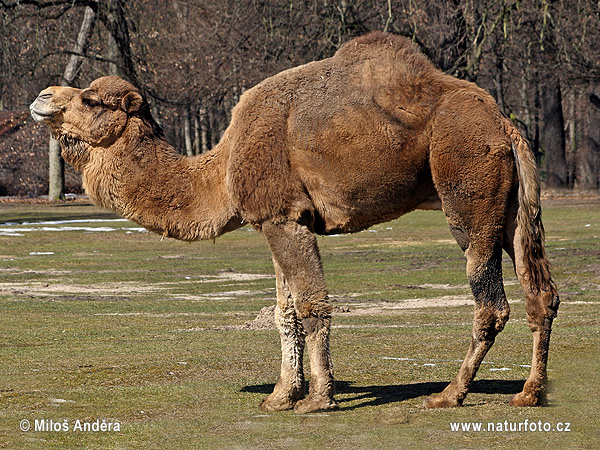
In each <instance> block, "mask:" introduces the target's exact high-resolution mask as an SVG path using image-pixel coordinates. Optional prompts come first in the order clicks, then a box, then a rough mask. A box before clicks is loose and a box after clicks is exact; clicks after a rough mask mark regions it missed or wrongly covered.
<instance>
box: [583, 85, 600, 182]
mask: <svg viewBox="0 0 600 450" xmlns="http://www.w3.org/2000/svg"><path fill="white" fill-rule="evenodd" d="M588 98H589V105H588V117H587V122H588V142H587V144H588V145H587V146H588V148H587V155H586V158H585V162H584V180H583V181H584V185H585V186H586V187H587V188H591V189H600V126H598V124H599V123H600V85H593V86H592V89H591V90H590V94H589V97H588Z"/></svg>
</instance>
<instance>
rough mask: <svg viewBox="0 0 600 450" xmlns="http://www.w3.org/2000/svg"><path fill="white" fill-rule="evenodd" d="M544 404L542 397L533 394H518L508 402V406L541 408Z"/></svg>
mask: <svg viewBox="0 0 600 450" xmlns="http://www.w3.org/2000/svg"><path fill="white" fill-rule="evenodd" d="M543 404H544V396H543V395H539V394H538V395H535V394H534V393H531V392H529V393H525V391H523V392H519V393H518V394H517V395H515V396H514V397H513V398H512V399H511V400H510V406H542V405H543Z"/></svg>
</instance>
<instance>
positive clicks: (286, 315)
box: [260, 259, 305, 411]
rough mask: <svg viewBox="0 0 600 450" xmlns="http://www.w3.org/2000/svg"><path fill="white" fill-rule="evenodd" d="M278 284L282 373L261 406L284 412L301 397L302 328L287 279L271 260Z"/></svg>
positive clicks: (276, 313) (276, 314)
mask: <svg viewBox="0 0 600 450" xmlns="http://www.w3.org/2000/svg"><path fill="white" fill-rule="evenodd" d="M273 266H274V267H275V277H276V278H275V279H276V286H277V306H276V307H275V325H276V326H277V330H278V331H279V336H280V338H281V376H280V377H279V381H277V384H276V385H275V389H274V390H273V393H272V394H270V395H269V396H268V397H266V398H265V399H264V400H263V401H262V403H261V404H260V407H261V409H262V410H263V411H283V410H286V409H292V408H293V407H294V405H295V404H296V402H297V401H298V400H300V399H301V398H303V397H304V390H305V388H304V370H303V367H302V357H303V353H304V329H303V328H302V325H301V323H300V321H299V320H298V317H297V316H296V310H295V308H294V300H293V298H292V294H291V293H290V290H289V287H288V284H287V281H286V280H285V277H284V275H283V272H282V271H281V268H280V267H279V264H277V261H275V260H274V259H273Z"/></svg>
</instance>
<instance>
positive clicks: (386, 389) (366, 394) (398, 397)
mask: <svg viewBox="0 0 600 450" xmlns="http://www.w3.org/2000/svg"><path fill="white" fill-rule="evenodd" d="M524 382H525V380H477V381H474V382H473V384H472V385H471V389H469V392H470V393H478V394H507V395H508V394H517V393H519V392H521V389H522V388H523V383H524ZM447 385H448V383H446V382H426V383H413V384H392V385H387V386H357V385H354V382H352V381H336V382H335V390H336V393H337V394H342V395H343V396H344V397H343V398H339V397H338V398H337V401H338V403H339V404H340V409H341V410H346V411H349V410H353V409H357V408H363V407H365V406H377V405H385V404H388V403H396V402H402V401H406V400H410V399H414V398H418V397H424V396H427V395H431V394H436V393H438V392H442V391H443V390H444V388H445V387H446V386H447ZM274 388H275V385H274V384H258V385H253V386H245V387H243V388H242V389H240V392H252V393H261V394H265V395H267V394H270V393H271V392H273V389H274ZM357 400H360V403H357V404H353V405H347V406H344V404H345V403H350V402H356V401H357Z"/></svg>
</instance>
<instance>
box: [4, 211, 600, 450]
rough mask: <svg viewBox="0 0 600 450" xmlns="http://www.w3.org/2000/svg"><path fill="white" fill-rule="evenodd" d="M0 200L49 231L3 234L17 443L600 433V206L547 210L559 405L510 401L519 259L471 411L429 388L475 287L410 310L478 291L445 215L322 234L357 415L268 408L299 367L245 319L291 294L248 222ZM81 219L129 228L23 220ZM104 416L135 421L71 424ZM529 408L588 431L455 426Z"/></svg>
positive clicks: (383, 441)
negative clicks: (46, 427)
mask: <svg viewBox="0 0 600 450" xmlns="http://www.w3.org/2000/svg"><path fill="white" fill-rule="evenodd" d="M0 208H1V209H0V223H6V222H15V223H18V224H21V225H10V226H8V225H0V233H2V229H9V228H11V227H12V228H18V227H20V228H36V229H37V230H36V231H26V232H23V233H21V234H23V236H2V235H0V362H1V366H0V367H1V368H0V448H7V449H54V448H57V449H58V448H68V449H76V448H85V449H88V448H91V449H132V448H149V449H150V448H161V447H166V446H168V447H169V448H174V449H187V448H265V449H266V448H268V449H271V448H328V449H329V448H341V449H355V448H356V449H364V448H406V449H415V448H423V449H429V448H431V449H439V448H445V449H467V448H468V449H482V448H485V449H487V448H490V449H491V448H502V449H507V450H510V449H524V448H527V449H530V448H531V449H546V448H548V447H549V446H552V447H553V448H557V449H563V448H564V449H579V448H581V449H584V448H585V449H587V448H597V447H600V435H599V432H598V430H599V425H600V420H599V419H600V414H599V413H598V410H597V407H596V405H595V401H597V399H598V397H599V395H600V389H599V385H600V383H599V380H600V377H599V375H598V368H597V365H598V364H597V362H598V355H599V350H600V347H599V345H598V342H599V337H600V336H599V331H598V330H599V328H600V327H599V325H600V319H599V312H600V311H599V310H600V302H599V299H598V291H599V290H600V275H599V272H600V258H599V257H600V239H599V238H600V208H599V205H598V203H593V204H586V205H579V206H577V205H572V206H568V205H567V206H565V205H557V206H552V205H550V206H549V207H546V208H545V209H544V219H545V225H546V230H547V249H548V254H549V257H550V259H551V261H552V263H553V266H554V273H555V277H556V279H557V282H558V286H559V289H560V291H561V298H562V300H563V303H562V305H561V308H560V311H559V315H558V318H557V319H556V321H555V327H554V331H553V338H552V343H551V349H550V364H549V368H550V371H549V376H550V379H551V383H552V385H551V392H550V394H549V401H550V405H549V406H548V407H545V408H533V409H515V408H511V407H510V406H508V400H509V399H510V397H511V396H512V395H513V394H514V393H516V392H518V391H519V390H520V388H521V386H522V383H523V381H524V380H525V378H526V377H527V374H528V368H526V367H522V366H523V365H527V364H529V363H530V359H531V333H530V332H529V330H528V327H527V325H526V322H525V311H524V309H525V308H524V304H523V302H522V299H521V293H520V287H519V286H518V285H517V284H515V281H516V279H515V276H514V274H513V273H512V269H511V267H510V264H509V263H508V261H506V263H507V264H505V280H506V281H507V282H508V283H507V287H506V291H507V296H508V298H509V301H510V302H511V310H512V314H511V320H510V321H509V322H508V324H507V326H506V328H505V330H504V332H503V333H501V334H500V335H499V336H498V338H497V340H496V344H495V346H494V347H493V348H492V350H491V351H490V353H489V354H488V356H487V357H486V360H485V364H483V365H482V367H481V369H480V371H479V374H478V377H477V379H476V382H475V383H474V386H473V389H472V391H471V393H470V394H469V396H468V397H467V400H466V401H465V406H464V407H462V408H455V409H449V410H433V411H431V410H425V409H423V407H422V406H421V405H422V401H423V398H424V397H425V396H426V395H429V394H431V393H434V392H439V391H440V390H442V389H443V387H444V386H445V384H446V383H448V382H449V381H450V380H451V379H452V378H453V377H454V376H455V375H456V372H457V370H458V367H459V366H460V362H459V361H460V360H462V358H463V357H464V353H465V352H466V349H467V347H468V343H469V339H470V331H471V318H472V313H473V307H472V306H471V305H462V304H461V302H460V301H459V302H458V303H457V305H458V306H452V307H436V306H430V307H417V308H405V307H402V306H403V305H406V302H409V301H411V300H412V301H413V303H412V304H413V305H414V304H415V303H416V302H415V301H414V300H415V299H419V300H418V301H426V300H427V301H431V300H432V299H438V300H439V301H444V300H447V299H449V298H450V299H455V300H456V299H459V300H460V299H461V298H465V296H467V295H469V292H470V290H469V288H468V286H467V281H466V277H465V267H464V266H465V261H464V257H463V255H462V253H461V252H460V250H459V248H458V246H457V245H456V244H454V243H453V241H452V237H451V235H450V233H449V231H448V230H447V226H446V224H445V220H444V217H443V215H442V214H441V213H438V212H415V213H411V214H409V215H407V216H405V217H402V218H400V219H399V220H396V221H393V222H390V223H387V224H382V225H378V226H375V227H373V228H372V231H376V233H374V232H372V231H366V232H362V233H357V234H354V235H344V236H332V237H325V238H319V244H320V247H321V253H322V257H323V264H324V268H325V274H326V278H327V282H328V285H329V289H330V293H331V297H332V301H333V303H334V304H335V305H338V306H345V307H348V308H350V312H348V313H344V312H339V313H335V315H334V319H333V322H334V328H333V329H332V344H331V346H332V355H333V359H334V365H335V370H336V378H337V380H338V381H337V391H338V394H337V398H338V400H339V402H340V405H341V410H340V411H337V412H333V413H329V414H315V415H295V414H294V413H292V412H282V413H274V414H264V413H262V412H260V411H259V410H258V408H257V405H258V403H259V402H260V400H261V399H262V398H263V397H264V396H265V395H266V394H267V393H268V392H269V391H270V390H271V389H272V387H273V384H274V383H275V382H276V380H277V374H278V368H279V364H280V360H279V358H280V353H279V352H280V350H279V338H278V336H277V332H276V331H275V330H252V329H243V328H242V327H241V325H244V323H246V322H247V321H249V320H252V319H253V318H254V317H255V316H256V314H257V313H258V311H260V309H261V308H262V307H264V306H267V305H271V304H273V302H274V296H275V289H274V284H275V282H274V279H273V278H272V275H273V269H272V265H271V257H270V254H269V251H268V249H267V246H266V243H265V242H264V239H263V238H262V236H261V235H260V234H258V233H256V232H254V231H252V230H250V229H247V228H244V229H241V230H238V231H235V232H233V233H230V234H228V235H225V236H223V237H221V238H219V239H218V240H217V241H216V243H212V242H199V243H193V244H187V243H182V242H178V241H174V240H164V241H161V239H160V237H159V236H156V235H152V234H147V233H140V232H138V231H135V230H134V231H132V230H128V228H134V227H136V226H135V225H132V224H130V223H127V222H113V221H111V220H112V219H114V218H115V217H114V216H113V215H111V214H110V213H106V212H104V211H101V210H99V209H96V208H94V207H91V206H85V205H72V204H71V205H64V206H44V205H33V206H32V205H21V206H5V205H2V206H1V207H0ZM82 218H92V219H95V220H100V221H104V222H94V223H91V224H77V223H71V224H69V226H90V227H93V226H104V227H111V228H114V229H115V230H114V231H110V232H84V231H60V232H58V231H51V230H46V231H43V230H41V227H42V225H35V224H34V225H31V224H29V225H24V224H23V223H25V222H28V223H31V222H39V221H48V220H74V219H82ZM56 226H60V225H56ZM56 226H50V225H48V227H50V228H52V227H56ZM44 252H52V254H41V253H44ZM242 274H253V275H254V276H252V277H244V276H243V275H242ZM248 278H249V279H248ZM370 305H374V306H376V307H377V308H379V309H378V310H373V308H371V311H369V307H370ZM433 305H435V303H433ZM490 369H492V370H490ZM493 369H510V370H493ZM22 419H27V420H29V421H30V422H31V423H34V421H35V420H36V419H48V420H53V421H55V422H60V423H62V422H63V421H64V420H67V422H68V424H69V426H70V428H71V430H70V431H68V432H42V431H29V432H22V431H20V430H19V423H20V421H21V420H22ZM97 419H100V420H102V419H104V420H106V421H108V422H115V421H116V422H118V423H119V424H120V431H118V432H76V431H73V430H72V427H73V425H74V424H75V421H76V420H81V421H88V422H93V421H95V420H97ZM525 420H528V422H529V423H531V422H537V421H542V422H549V423H550V424H551V426H552V427H554V426H555V425H556V424H557V423H558V422H569V423H570V424H571V425H570V426H571V431H570V432H562V433H560V432H556V431H554V432H547V433H546V432H539V431H538V432H510V431H507V432H480V433H477V432H462V431H461V432H453V431H451V429H450V423H451V422H483V423H485V424H486V426H487V423H488V422H493V423H497V422H504V421H507V422H514V423H519V422H524V421H525Z"/></svg>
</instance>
